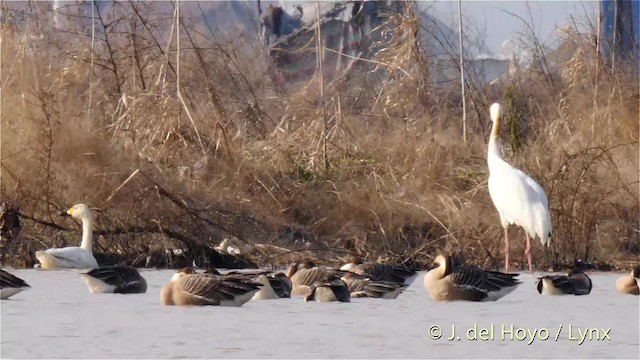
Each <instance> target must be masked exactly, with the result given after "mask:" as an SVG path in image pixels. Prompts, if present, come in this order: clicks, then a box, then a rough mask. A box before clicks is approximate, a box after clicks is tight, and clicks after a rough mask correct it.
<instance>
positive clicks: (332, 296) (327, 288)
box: [304, 279, 351, 302]
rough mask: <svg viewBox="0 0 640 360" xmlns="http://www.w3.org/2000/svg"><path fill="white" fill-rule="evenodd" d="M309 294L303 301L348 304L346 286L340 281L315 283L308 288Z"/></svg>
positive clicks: (348, 297) (349, 298)
mask: <svg viewBox="0 0 640 360" xmlns="http://www.w3.org/2000/svg"><path fill="white" fill-rule="evenodd" d="M309 290H310V291H309V293H308V294H306V295H305V297H304V301H314V300H315V301H317V302H333V301H339V302H350V301H351V294H350V292H349V288H348V287H347V284H345V282H344V281H342V280H341V279H333V280H331V281H317V282H315V283H314V284H313V285H311V286H310V287H309Z"/></svg>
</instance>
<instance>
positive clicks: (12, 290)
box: [0, 269, 31, 300]
mask: <svg viewBox="0 0 640 360" xmlns="http://www.w3.org/2000/svg"><path fill="white" fill-rule="evenodd" d="M30 287H31V286H29V284H27V283H26V282H25V281H24V280H22V279H20V278H19V277H17V276H15V275H13V274H10V273H8V272H6V271H4V270H2V269H0V299H3V300H4V299H8V298H10V297H11V296H13V295H15V294H17V293H19V292H21V291H23V290H26V289H28V288H30Z"/></svg>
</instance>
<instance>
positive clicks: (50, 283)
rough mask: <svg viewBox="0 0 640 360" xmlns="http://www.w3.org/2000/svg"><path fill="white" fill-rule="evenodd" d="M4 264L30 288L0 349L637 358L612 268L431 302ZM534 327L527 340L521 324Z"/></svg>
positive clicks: (99, 354)
mask: <svg viewBox="0 0 640 360" xmlns="http://www.w3.org/2000/svg"><path fill="white" fill-rule="evenodd" d="M9 271H11V272H12V273H14V274H15V275H17V276H19V277H21V278H23V279H24V280H25V281H26V282H27V283H29V284H30V285H31V286H32V289H29V290H26V291H24V292H22V293H20V294H17V295H15V296H14V297H12V298H11V299H9V300H3V301H2V302H0V306H1V309H0V310H1V311H0V313H1V317H0V322H1V324H2V326H1V332H0V338H1V356H2V358H300V357H304V358H330V357H335V358H338V357H339V358H344V357H349V358H388V357H393V358H436V357H438V358H443V357H445V358H463V357H472V358H515V357H525V358H542V357H544V358H549V357H553V358H605V357H606V358H612V357H615V358H634V359H637V358H638V353H639V350H640V346H639V330H638V329H639V325H638V324H639V311H640V310H639V297H638V296H630V295H626V296H625V295H617V294H616V293H615V289H614V285H615V280H616V279H617V277H618V276H620V274H609V273H608V274H590V276H591V278H592V280H593V284H594V288H593V291H592V293H591V295H588V296H581V297H575V296H541V295H538V294H537V292H536V291H535V285H534V284H535V279H536V277H535V275H529V274H523V275H522V276H521V280H523V282H524V283H523V284H522V285H521V286H520V287H519V288H518V289H516V291H514V292H513V293H511V294H509V295H507V296H506V297H505V298H503V299H501V300H499V301H497V302H492V303H470V302H452V303H440V302H435V301H432V300H431V299H430V298H429V297H428V295H427V293H426V291H425V290H424V288H423V287H422V275H421V276H419V277H418V278H417V279H416V281H415V282H414V283H413V285H412V286H411V287H410V288H409V289H407V291H405V293H404V294H402V295H401V296H400V297H399V298H398V299H396V300H375V299H354V300H353V301H352V302H351V303H329V304H321V303H315V302H309V303H305V302H304V301H303V300H302V299H301V298H299V297H298V298H293V299H281V300H262V301H250V302H248V303H246V304H245V305H244V306H242V307H240V308H229V307H211V306H209V307H188V308H185V307H174V306H163V305H162V304H161V302H160V296H159V294H160V288H161V287H162V285H163V284H164V283H165V282H167V281H168V280H169V279H170V278H171V276H172V274H173V271H171V270H148V271H142V272H141V273H142V275H143V276H144V277H145V278H146V279H147V282H148V285H149V289H148V291H147V293H146V294H143V295H114V294H101V295H94V294H91V293H90V292H89V290H88V289H87V287H86V285H85V283H84V281H83V280H82V278H81V277H80V276H79V275H78V272H77V271H74V270H59V271H51V270H49V271H45V270H11V269H9ZM452 325H454V326H455V332H456V334H455V337H454V340H447V338H448V337H450V336H451V327H452ZM491 325H493V327H494V332H493V339H488V340H480V339H478V340H470V339H469V338H474V336H475V337H477V338H480V337H483V338H489V337H490V334H489V332H488V330H487V331H485V332H482V333H481V331H482V329H483V328H490V327H491ZM432 326H439V327H441V329H442V330H443V335H442V338H440V339H439V340H434V339H432V338H430V337H429V331H430V328H431V327H432ZM512 326H513V339H512V338H511V337H510V334H509V332H508V331H509V330H510V329H511V327H512ZM560 326H562V329H561V330H560V333H559V335H558V329H559V328H560ZM474 327H475V329H474ZM503 327H504V328H505V330H506V331H507V332H506V333H505V334H504V336H505V338H504V339H503V332H502V330H503V329H502V328H503ZM570 327H571V328H570ZM518 329H522V330H518ZM536 329H538V333H537V335H536V337H535V339H534V340H533V342H531V335H529V333H527V332H531V333H533V332H534V331H536ZM543 329H544V330H543ZM570 329H571V333H570V332H569V331H570ZM578 329H580V330H584V329H597V330H592V331H591V332H590V333H591V335H592V338H591V339H589V337H587V338H586V339H585V340H584V341H583V342H582V343H581V344H580V340H579V339H576V340H572V339H571V338H580V334H579V333H578ZM601 329H605V330H604V331H603V330H601ZM606 329H610V330H608V334H607V336H608V338H607V336H605V335H604V332H606V331H607V330H606ZM474 330H476V331H475V333H474ZM432 331H433V332H434V334H436V335H437V330H432ZM557 335H558V339H557V341H556V340H555V338H556V336H557ZM457 337H459V338H460V340H458V339H457ZM547 337H548V338H547ZM596 337H600V338H601V339H600V340H597V339H596ZM518 338H524V339H523V340H518ZM545 338H547V339H546V340H543V339H545ZM602 338H604V339H602ZM529 342H531V344H529Z"/></svg>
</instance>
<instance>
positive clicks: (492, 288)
mask: <svg viewBox="0 0 640 360" xmlns="http://www.w3.org/2000/svg"><path fill="white" fill-rule="evenodd" d="M434 266H435V267H434V268H433V269H431V270H430V271H429V272H428V273H427V274H426V275H425V277H424V286H425V288H426V289H427V291H428V292H429V294H430V295H431V298H433V299H434V300H439V301H447V300H468V301H495V300H498V299H500V298H501V297H503V296H505V295H507V294H509V293H510V292H512V291H513V290H515V289H516V287H517V286H518V285H519V284H520V281H518V280H517V279H516V277H517V276H518V274H506V273H502V272H498V271H486V270H482V269H479V268H476V267H470V266H453V263H452V260H451V257H449V256H448V255H438V256H437V257H436V259H435V260H434Z"/></svg>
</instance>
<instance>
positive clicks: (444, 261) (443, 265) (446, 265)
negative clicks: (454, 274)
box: [431, 254, 453, 277]
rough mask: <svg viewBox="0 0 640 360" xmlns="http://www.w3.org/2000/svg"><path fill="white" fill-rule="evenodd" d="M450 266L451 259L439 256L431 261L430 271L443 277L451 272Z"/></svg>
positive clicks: (446, 256)
mask: <svg viewBox="0 0 640 360" xmlns="http://www.w3.org/2000/svg"><path fill="white" fill-rule="evenodd" d="M452 265H453V264H452V262H451V257H450V256H449V255H442V254H441V255H438V256H436V258H435V260H433V269H432V270H431V271H435V272H437V273H438V274H440V276H441V277H445V276H447V275H448V274H449V273H450V272H451V268H452Z"/></svg>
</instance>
